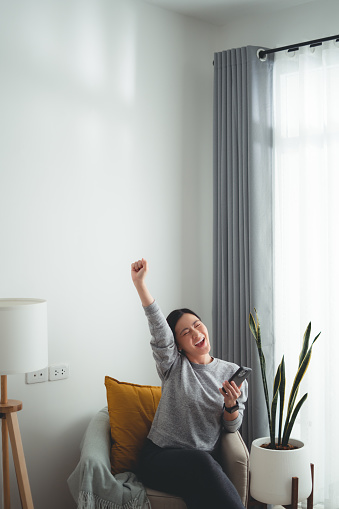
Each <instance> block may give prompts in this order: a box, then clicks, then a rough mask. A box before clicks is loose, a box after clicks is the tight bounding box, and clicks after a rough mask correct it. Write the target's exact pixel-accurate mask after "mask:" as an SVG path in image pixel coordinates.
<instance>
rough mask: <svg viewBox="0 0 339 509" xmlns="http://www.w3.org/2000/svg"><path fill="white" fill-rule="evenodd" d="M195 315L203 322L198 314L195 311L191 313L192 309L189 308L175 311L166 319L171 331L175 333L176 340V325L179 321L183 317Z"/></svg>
mask: <svg viewBox="0 0 339 509" xmlns="http://www.w3.org/2000/svg"><path fill="white" fill-rule="evenodd" d="M186 314H188V315H194V316H196V317H197V318H198V320H201V318H200V316H199V315H197V313H195V312H194V311H191V310H190V309H188V308H181V309H174V311H172V312H171V313H170V314H169V315H168V317H167V318H166V320H167V323H168V325H169V326H170V329H171V331H172V332H173V336H174V339H176V337H175V326H176V324H177V323H178V320H179V319H180V318H181V317H182V316H183V315H186Z"/></svg>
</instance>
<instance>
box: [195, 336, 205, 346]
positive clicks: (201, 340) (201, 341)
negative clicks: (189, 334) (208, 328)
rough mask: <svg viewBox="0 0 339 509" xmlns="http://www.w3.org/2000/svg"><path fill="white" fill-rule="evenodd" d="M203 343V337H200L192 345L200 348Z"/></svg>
mask: <svg viewBox="0 0 339 509" xmlns="http://www.w3.org/2000/svg"><path fill="white" fill-rule="evenodd" d="M204 344H205V338H204V337H202V338H201V339H200V341H198V342H197V343H195V344H194V346H197V347H198V348H201V347H202V346H203V345H204Z"/></svg>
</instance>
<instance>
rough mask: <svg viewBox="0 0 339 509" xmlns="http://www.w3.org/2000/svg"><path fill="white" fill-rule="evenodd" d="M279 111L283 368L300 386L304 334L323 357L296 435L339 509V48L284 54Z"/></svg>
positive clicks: (321, 496) (278, 330) (317, 359)
mask: <svg viewBox="0 0 339 509" xmlns="http://www.w3.org/2000/svg"><path fill="white" fill-rule="evenodd" d="M274 73H275V76H274V96H275V97H274V109H275V126H274V132H275V135H274V136H275V154H276V155H275V170H274V172H275V337H276V353H275V355H276V363H278V362H280V359H281V357H282V355H283V353H284V354H285V362H286V367H287V383H288V386H289V387H290V385H291V383H292V381H293V378H294V375H295V373H296V369H297V362H298V355H299V352H300V346H301V341H302V336H303V333H304V331H305V329H306V326H307V324H308V322H309V321H312V335H311V337H312V339H313V337H314V336H315V335H316V334H317V333H318V332H319V331H321V335H320V337H319V339H318V341H317V342H316V343H315V345H314V348H313V354H312V358H311V363H310V366H309V370H308V372H307V374H306V376H305V378H304V380H303V382H302V386H301V391H300V393H299V395H300V397H301V396H302V395H303V394H304V393H305V392H308V399H307V400H306V402H305V404H304V406H303V407H302V409H301V412H300V414H299V419H298V422H297V423H296V426H295V428H294V432H293V433H292V435H293V436H294V437H295V438H300V439H301V440H303V441H304V442H306V443H308V445H309V447H310V450H311V460H312V462H313V463H314V464H315V499H314V502H315V503H316V504H324V507H325V508H326V509H338V508H339V466H338V465H339V436H338V423H339V390H338V385H339V383H338V382H339V376H338V375H339V327H338V323H337V321H338V315H339V45H338V43H336V42H333V41H331V42H328V43H326V44H323V46H321V47H315V48H309V47H305V48H301V49H300V50H299V51H297V52H295V54H291V53H289V54H288V53H277V54H276V55H275V67H274Z"/></svg>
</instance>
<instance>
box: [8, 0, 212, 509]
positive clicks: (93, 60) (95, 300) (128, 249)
mask: <svg viewBox="0 0 339 509" xmlns="http://www.w3.org/2000/svg"><path fill="white" fill-rule="evenodd" d="M214 35H215V28H214V27H212V26H210V25H208V24H204V23H200V22H197V21H194V20H190V19H189V18H185V17H183V16H180V15H176V14H171V13H170V12H167V11H164V10H162V9H158V8H156V7H154V6H151V5H148V4H144V3H142V2H139V1H136V0H98V1H95V2H94V1H93V0H81V1H80V0H67V1H66V0H65V1H60V0H48V1H46V0H30V2H27V1H25V0H11V2H5V1H2V2H1V16H0V61H1V94H0V111H1V114H0V238H1V251H0V253H1V255H0V256H1V267H2V268H1V272H0V296H1V297H38V298H45V299H47V301H48V313H49V363H50V364H56V363H63V362H65V363H69V365H70V371H71V376H70V378H69V379H67V380H63V381H59V382H48V383H42V384H36V385H25V381H24V375H22V376H21V375H17V376H11V377H9V388H8V390H9V397H10V398H15V399H21V400H22V401H23V403H24V408H23V410H22V411H21V412H20V413H19V423H20V428H21V433H22V438H23V444H24V449H25V454H26V462H27V467H28V471H29V476H30V481H31V489H32V494H33V499H34V502H35V508H36V509H46V508H48V509H60V508H61V507H62V508H63V509H67V508H72V507H75V504H74V502H73V501H72V499H71V497H70V495H69V493H68V488H67V485H66V479H67V477H68V475H69V474H70V473H71V471H72V470H73V468H74V467H75V465H76V462H77V461H78V457H79V443H80V440H81V437H82V435H83V432H84V430H85V427H86V426H87V424H88V421H89V419H90V417H91V416H92V415H93V414H94V412H96V411H97V410H99V409H100V408H101V407H103V406H104V405H105V404H106V393H105V387H104V376H105V375H106V374H107V375H110V376H113V377H116V378H118V379H120V380H129V381H134V382H137V383H151V384H158V383H159V380H158V378H157V375H156V372H155V369H154V366H153V359H152V356H151V353H150V350H149V347H148V340H149V334H148V331H147V325H146V322H145V318H144V316H143V311H142V309H141V306H140V305H139V302H138V299H137V296H136V293H135V291H134V288H133V287H132V283H131V281H130V274H129V270H130V269H129V267H130V262H131V261H133V260H134V259H136V258H138V257H141V256H145V257H147V258H148V259H149V262H150V267H151V273H150V275H149V285H150V288H151V290H152V291H153V292H154V295H155V296H156V298H157V300H158V301H159V302H160V304H161V306H162V308H163V309H164V312H169V311H170V310H171V309H172V308H173V307H178V306H182V305H184V304H185V305H187V306H189V307H193V308H196V310H197V312H199V313H201V314H204V315H205V317H206V322H207V324H208V325H210V321H211V318H210V315H211V271H212V259H211V253H212V247H211V243H212V228H211V220H212V219H211V214H212V211H211V203H212V199H211V190H212V177H211V175H212V173H211V172H212V151H211V143H212V78H213V67H212V60H213V42H214ZM12 492H13V507H14V508H18V507H19V499H18V494H17V490H16V483H15V477H14V474H13V471H12Z"/></svg>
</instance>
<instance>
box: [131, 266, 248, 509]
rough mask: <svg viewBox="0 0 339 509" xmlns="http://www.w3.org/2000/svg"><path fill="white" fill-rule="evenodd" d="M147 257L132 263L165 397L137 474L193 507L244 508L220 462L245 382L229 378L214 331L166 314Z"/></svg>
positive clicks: (237, 419) (187, 316)
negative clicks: (215, 350)
mask: <svg viewBox="0 0 339 509" xmlns="http://www.w3.org/2000/svg"><path fill="white" fill-rule="evenodd" d="M147 272H148V264H147V261H146V260H145V259H141V260H138V261H137V262H134V263H132V265H131V275H132V280H133V283H134V285H135V288H136V290H137V292H138V294H139V297H140V300H141V303H142V305H143V307H144V311H145V314H146V317H147V319H148V324H149V328H150V332H151V336H152V339H151V347H152V350H153V356H154V358H155V362H156V367H157V371H158V374H159V376H160V379H161V381H162V396H161V399H160V403H159V406H158V409H157V412H156V414H155V417H154V421H153V424H152V427H151V430H150V432H149V435H148V438H147V440H146V444H145V446H144V449H143V452H142V455H141V459H140V466H139V476H140V478H141V480H142V481H143V483H144V484H146V485H147V486H149V487H150V488H153V489H156V490H160V491H165V492H168V493H172V494H175V495H178V496H180V497H182V498H183V499H184V500H185V502H186V505H187V507H188V509H200V508H201V509H219V508H220V509H243V507H244V506H243V505H242V503H241V500H240V497H239V495H238V492H237V491H236V489H235V487H234V486H233V484H232V483H231V481H230V480H229V479H228V477H227V476H226V475H225V474H224V472H223V470H222V468H221V466H220V464H219V463H218V461H217V455H218V445H219V438H220V433H221V429H222V427H224V429H225V430H226V431H228V432H235V431H237V430H238V429H239V427H240V425H241V423H242V416H243V410H244V407H245V405H244V403H245V401H246V399H247V382H246V381H244V382H243V384H242V385H243V387H242V389H241V390H240V387H241V386H240V387H237V386H236V385H235V383H234V382H231V383H229V382H228V381H227V380H228V379H229V378H230V377H231V375H232V374H233V373H234V372H235V371H236V370H237V369H238V366H237V365H236V364H233V363H230V362H226V361H223V360H220V359H215V358H213V357H211V355H210V353H209V352H210V341H209V335H208V330H207V328H206V327H205V325H204V324H203V323H202V321H201V320H200V318H199V317H198V316H197V315H196V314H195V313H194V312H193V311H190V310H189V309H183V310H175V311H173V312H172V313H171V314H170V315H169V316H168V318H167V321H166V320H165V318H164V316H163V314H162V313H161V311H160V309H159V307H158V305H157V303H156V302H155V300H154V299H153V297H152V295H151V294H150V292H149V290H148V288H147V285H146V282H145V277H146V274H147Z"/></svg>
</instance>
